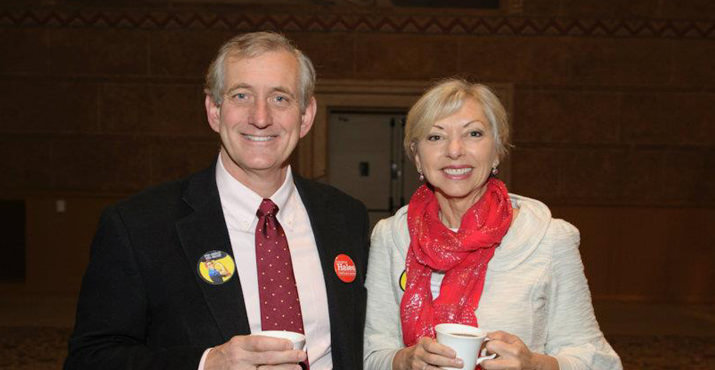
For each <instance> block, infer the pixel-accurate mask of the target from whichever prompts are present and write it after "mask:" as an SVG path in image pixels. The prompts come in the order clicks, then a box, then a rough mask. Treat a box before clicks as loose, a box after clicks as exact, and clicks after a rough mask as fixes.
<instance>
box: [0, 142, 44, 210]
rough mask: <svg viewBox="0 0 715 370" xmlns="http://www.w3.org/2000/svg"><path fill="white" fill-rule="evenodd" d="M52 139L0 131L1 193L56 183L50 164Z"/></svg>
mask: <svg viewBox="0 0 715 370" xmlns="http://www.w3.org/2000/svg"><path fill="white" fill-rule="evenodd" d="M51 159H52V147H51V142H50V141H49V140H48V139H47V138H43V137H32V136H19V135H0V168H2V176H0V177H1V178H2V181H0V193H2V194H5V196H7V195H8V194H15V193H18V194H20V195H22V194H23V193H24V192H29V191H42V190H50V189H52V188H53V187H54V186H55V183H54V178H53V175H52V168H51V167H50V163H51Z"/></svg>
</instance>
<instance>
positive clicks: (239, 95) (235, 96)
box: [232, 93, 248, 100]
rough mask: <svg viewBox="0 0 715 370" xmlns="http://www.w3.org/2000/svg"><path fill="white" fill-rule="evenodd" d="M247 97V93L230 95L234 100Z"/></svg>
mask: <svg viewBox="0 0 715 370" xmlns="http://www.w3.org/2000/svg"><path fill="white" fill-rule="evenodd" d="M247 97H248V95H246V94H245V93H235V94H233V96H232V98H233V99H235V100H243V99H246V98H247Z"/></svg>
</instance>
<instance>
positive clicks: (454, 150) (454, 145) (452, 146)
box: [447, 138, 464, 159]
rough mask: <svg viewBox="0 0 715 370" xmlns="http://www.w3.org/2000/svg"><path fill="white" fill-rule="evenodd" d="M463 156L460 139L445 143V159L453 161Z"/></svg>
mask: <svg viewBox="0 0 715 370" xmlns="http://www.w3.org/2000/svg"><path fill="white" fill-rule="evenodd" d="M462 154H464V143H463V142H462V140H461V138H456V139H450V140H449V142H448V143H447V157H449V158H452V159H455V158H459V157H461V156H462Z"/></svg>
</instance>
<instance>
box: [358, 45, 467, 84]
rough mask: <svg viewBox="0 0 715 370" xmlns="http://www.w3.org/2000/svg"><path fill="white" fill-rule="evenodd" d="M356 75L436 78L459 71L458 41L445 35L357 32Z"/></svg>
mask: <svg viewBox="0 0 715 370" xmlns="http://www.w3.org/2000/svg"><path fill="white" fill-rule="evenodd" d="M355 47H356V52H355V64H356V66H355V70H356V72H355V77H357V78H372V79H393V80H401V79H436V78H437V79H438V78H443V77H447V76H452V75H454V74H456V73H458V72H460V71H459V70H458V69H457V60H458V59H459V58H458V53H459V49H458V44H457V41H456V40H455V39H454V38H450V37H445V36H407V35H391V34H382V35H371V34H366V35H359V36H357V37H356V46H355Z"/></svg>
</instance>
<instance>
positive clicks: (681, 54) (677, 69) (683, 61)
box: [671, 40, 715, 88]
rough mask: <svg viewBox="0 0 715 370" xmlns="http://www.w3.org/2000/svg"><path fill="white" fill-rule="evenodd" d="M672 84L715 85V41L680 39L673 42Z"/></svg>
mask: <svg viewBox="0 0 715 370" xmlns="http://www.w3.org/2000/svg"><path fill="white" fill-rule="evenodd" d="M672 50H673V55H672V60H673V67H672V68H673V70H672V75H671V84H673V85H676V86H690V87H698V86H700V87H710V88H712V87H713V86H715V68H713V61H715V42H713V41H712V40H680V41H678V42H673V48H672Z"/></svg>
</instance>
